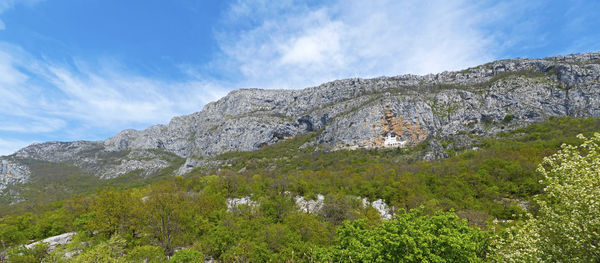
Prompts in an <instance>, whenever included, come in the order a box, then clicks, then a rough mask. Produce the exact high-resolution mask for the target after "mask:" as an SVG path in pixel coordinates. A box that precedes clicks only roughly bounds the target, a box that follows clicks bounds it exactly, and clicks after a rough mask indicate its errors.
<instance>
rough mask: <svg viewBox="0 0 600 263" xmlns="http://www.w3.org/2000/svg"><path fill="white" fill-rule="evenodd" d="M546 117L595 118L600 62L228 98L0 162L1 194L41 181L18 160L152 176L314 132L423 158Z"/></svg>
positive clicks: (342, 144) (509, 65) (582, 57)
mask: <svg viewBox="0 0 600 263" xmlns="http://www.w3.org/2000/svg"><path fill="white" fill-rule="evenodd" d="M552 116H572V117H595V116H600V53H588V54H579V55H570V56H560V57H552V58H547V59H516V60H501V61H496V62H492V63H488V64H485V65H482V66H478V67H474V68H470V69H466V70H463V71H460V72H443V73H439V74H429V75H425V76H415V75H403V76H397V77H380V78H374V79H346V80H337V81H333V82H329V83H325V84H322V85H320V86H318V87H313V88H307V89H302V90H257V89H252V90H236V91H233V92H231V93H230V94H228V95H227V96H225V97H224V98H222V99H220V100H218V101H216V102H212V103H209V104H207V105H206V106H205V107H204V109H203V110H202V111H200V112H197V113H193V114H190V115H186V116H181V117H175V118H173V119H172V120H171V122H170V123H169V124H168V125H156V126H152V127H150V128H148V129H146V130H142V131H136V130H125V131H122V132H120V133H119V134H117V135H116V136H114V137H112V138H109V139H107V140H105V141H99V142H86V141H78V142H49V143H42V144H33V145H30V146H28V147H26V148H24V149H21V150H19V151H17V152H16V153H15V154H13V155H10V156H6V157H2V158H1V159H2V160H3V163H2V164H3V167H4V168H3V169H0V185H1V186H0V191H1V190H2V189H3V188H5V187H6V186H9V185H18V184H22V183H23V182H27V181H28V180H31V178H33V177H35V176H43V172H42V171H38V173H41V174H35V175H34V174H33V172H31V171H30V170H31V169H30V168H29V167H28V166H27V162H26V160H38V161H44V162H50V163H64V164H69V165H73V166H75V167H77V168H79V169H81V170H82V171H84V172H85V173H87V174H89V175H92V176H97V177H100V178H105V179H108V178H115V177H119V176H123V175H125V174H128V173H132V172H135V171H140V172H141V173H142V174H143V176H144V177H151V176H153V175H155V174H156V173H158V172H159V171H161V170H162V169H165V168H167V167H169V166H171V165H172V164H173V163H176V162H179V160H181V158H185V159H186V162H185V164H183V165H182V166H181V168H180V169H179V173H184V172H186V171H188V170H189V169H191V168H193V167H195V166H202V165H207V164H210V162H211V161H212V160H213V159H212V158H213V157H215V156H217V155H219V154H222V153H226V152H235V151H252V150H256V149H259V148H261V147H263V146H265V145H271V144H274V143H276V142H278V141H282V140H286V139H289V138H293V137H295V136H298V135H300V134H307V133H313V134H315V135H314V136H311V137H310V139H309V140H307V141H306V142H304V144H303V145H301V146H300V147H308V146H316V149H319V150H337V149H355V148H373V147H386V146H393V147H398V146H404V147H413V146H416V145H419V144H421V143H423V142H425V141H427V142H428V144H427V153H426V154H425V156H424V158H425V159H435V158H440V157H446V152H445V151H444V149H443V147H442V144H441V142H442V141H448V140H449V139H452V145H450V146H451V147H455V148H464V147H468V146H469V145H472V144H473V143H474V141H477V138H478V137H480V136H486V135H492V134H495V133H497V132H500V131H507V130H513V129H515V128H518V127H523V126H525V125H527V124H530V123H533V122H538V121H542V120H546V119H548V118H549V117H552Z"/></svg>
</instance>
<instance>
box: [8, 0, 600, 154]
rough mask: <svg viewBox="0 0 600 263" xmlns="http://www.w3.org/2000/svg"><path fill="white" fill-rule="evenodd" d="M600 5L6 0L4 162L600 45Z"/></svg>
mask: <svg viewBox="0 0 600 263" xmlns="http://www.w3.org/2000/svg"><path fill="white" fill-rule="evenodd" d="M598 10H600V1H592V0H590V1H575V0H561V1H552V0H528V1H516V0H514V1H510V0H509V1H501V0H496V1H487V0H480V1H467V0H453V1H447V0H432V1H424V0H395V1H391V0H390V1H387V0H370V1H364V0H325V1H311V0H308V1H293V0H277V1H265V0H248V1H241V0H239V1H236V0H203V1H193V0H169V1H164V0H127V1H122V0H0V155H7V154H11V153H13V152H15V151H16V150H18V149H20V148H22V147H25V146H27V145H29V144H31V143H33V142H44V141H74V140H104V139H106V138H109V137H111V136H113V135H115V134H116V133H118V132H119V131H121V130H123V129H129V128H133V129H144V128H146V127H148V126H151V125H154V124H167V123H168V122H169V120H170V119H171V118H172V117H175V116H178V115H184V114H190V113H193V112H196V111H200V110H201V109H202V107H203V106H204V105H205V104H206V103H209V102H211V101H215V100H217V99H219V98H221V97H223V96H225V95H226V94H227V93H228V92H230V91H232V90H235V89H240V88H263V89H301V88H306V87H311V86H316V85H319V84H321V83H323V82H327V81H331V80H335V79H343V78H354V77H361V78H371V77H378V76H395V75H401V74H428V73H438V72H442V71H446V70H460V69H464V68H468V67H471V66H476V65H479V64H483V63H486V62H490V61H493V60H497V59H505V58H517V57H528V58H542V57H548V56H556V55H567V54H572V53H582V52H597V51H600V15H598V12H599V11H598Z"/></svg>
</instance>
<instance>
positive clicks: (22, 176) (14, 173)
mask: <svg viewBox="0 0 600 263" xmlns="http://www.w3.org/2000/svg"><path fill="white" fill-rule="evenodd" d="M29 174H30V172H29V169H28V168H27V167H25V166H23V165H19V164H16V163H14V162H11V161H8V160H1V161H0V191H3V190H4V189H5V188H6V187H7V186H9V185H15V184H24V183H26V182H27V181H28V179H29Z"/></svg>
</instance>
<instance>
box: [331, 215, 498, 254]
mask: <svg viewBox="0 0 600 263" xmlns="http://www.w3.org/2000/svg"><path fill="white" fill-rule="evenodd" d="M488 249H489V242H488V236H487V234H486V233H485V232H484V231H481V230H479V229H478V228H472V227H469V226H468V224H467V222H466V221H465V220H462V219H460V218H459V217H458V216H457V215H456V214H455V213H453V212H448V213H444V212H439V211H438V212H436V213H435V215H433V216H427V215H424V212H423V208H421V209H413V210H411V211H410V212H408V213H403V214H401V215H399V216H397V217H396V219H395V220H392V221H387V222H384V223H383V224H382V225H380V226H376V227H369V226H368V225H367V223H366V221H365V220H356V221H354V222H350V221H345V222H344V224H343V225H342V226H341V227H340V228H339V229H338V240H337V242H336V245H335V247H334V248H333V249H332V250H331V251H328V252H327V253H325V254H324V255H322V256H321V257H322V259H323V260H330V259H335V260H336V262H337V260H338V259H339V260H340V261H341V262H483V261H484V260H485V258H486V256H487V253H488Z"/></svg>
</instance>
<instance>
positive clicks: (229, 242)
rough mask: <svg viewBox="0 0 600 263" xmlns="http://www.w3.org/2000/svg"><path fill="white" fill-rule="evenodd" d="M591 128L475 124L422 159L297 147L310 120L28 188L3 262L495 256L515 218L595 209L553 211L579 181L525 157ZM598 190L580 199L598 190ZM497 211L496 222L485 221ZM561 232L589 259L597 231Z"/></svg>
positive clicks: (10, 223) (544, 221)
mask: <svg viewBox="0 0 600 263" xmlns="http://www.w3.org/2000/svg"><path fill="white" fill-rule="evenodd" d="M599 130H600V119H572V118H553V119H550V120H549V121H547V122H543V123H538V124H533V125H530V126H528V127H525V128H522V129H518V130H515V131H512V132H505V133H501V134H498V135H497V136H496V137H494V138H481V139H480V143H479V144H478V145H476V146H477V147H478V149H477V150H470V149H465V150H460V149H458V150H457V152H456V155H455V156H453V157H451V158H447V159H443V160H436V161H431V162H426V161H421V160H420V156H422V154H423V151H424V149H425V148H424V147H417V148H415V149H394V150H355V151H336V152H318V151H315V148H314V147H305V148H301V147H300V146H302V145H304V144H305V143H306V142H308V141H310V139H311V138H313V136H317V135H318V134H319V133H318V132H315V133H313V134H309V135H305V136H298V137H296V138H293V139H290V140H285V141H283V142H281V143H278V144H275V145H272V146H266V147H263V148H262V149H260V150H258V151H255V152H251V153H227V154H224V155H221V156H219V157H218V158H217V159H218V160H220V161H221V162H222V165H221V166H220V167H215V168H214V169H198V170H194V171H192V172H191V173H190V174H189V175H187V176H186V177H170V176H167V175H168V174H169V172H168V171H165V175H164V176H163V177H161V178H160V180H158V179H157V181H155V182H152V183H151V184H149V185H147V184H142V185H138V186H137V187H109V188H103V189H98V190H97V191H93V192H92V193H90V194H80V195H75V196H72V197H70V198H68V199H66V200H62V201H57V202H53V203H51V204H43V203H28V202H25V204H24V205H22V209H20V210H14V211H12V213H9V214H7V215H6V216H4V217H3V218H2V219H0V241H1V242H2V246H4V247H6V248H7V249H8V250H9V253H8V254H7V255H8V256H9V257H11V258H10V260H11V261H13V262H37V261H39V260H40V259H45V260H46V261H49V262H60V260H58V259H59V258H60V257H61V255H64V254H65V253H67V252H74V251H79V253H78V254H77V255H75V256H74V257H73V258H71V259H70V261H73V262H161V261H165V260H167V258H168V257H170V259H169V260H170V262H194V260H199V259H202V258H204V257H207V258H208V257H210V258H213V259H215V260H219V261H220V262H268V261H271V262H423V261H427V262H488V261H492V260H497V261H502V257H501V256H502V255H505V254H509V253H511V252H514V251H515V250H514V248H519V249H521V247H519V246H520V245H519V244H523V243H522V242H521V243H519V242H520V241H519V240H521V239H518V238H517V237H522V238H525V237H524V236H521V235H522V234H519V235H518V236H517V237H515V235H512V236H511V235H510V233H525V234H527V233H528V232H527V231H524V230H522V231H520V232H519V231H517V230H513V227H515V229H524V228H519V227H520V226H523V225H526V226H532V225H534V226H535V225H536V224H538V225H537V226H538V227H540V228H543V227H546V226H552V227H554V228H550V227H548V231H547V232H544V233H545V234H544V235H547V236H543V238H539V239H536V240H537V241H536V242H533V243H531V245H536V244H541V242H542V241H544V242H551V243H552V242H558V241H560V240H563V238H562V236H561V233H559V232H558V231H554V230H553V229H559V228H558V227H559V226H561V224H564V223H565V222H567V221H568V220H579V221H575V222H587V221H586V220H587V219H588V216H590V215H594V216H595V217H594V218H598V216H596V215H595V214H593V213H597V209H596V210H594V211H592V212H590V211H588V210H582V213H578V215H582V216H585V217H582V218H574V217H573V216H575V215H568V214H567V213H564V214H558V218H557V219H556V221H552V220H550V219H553V218H554V217H552V218H550V217H549V214H548V213H547V211H550V210H552V211H555V210H556V209H557V208H558V207H563V208H564V209H562V208H561V209H562V210H560V209H559V210H556V211H571V210H569V209H584V208H585V207H587V206H583V205H581V206H577V205H576V204H574V203H569V202H567V201H569V200H571V201H572V200H573V199H572V197H574V196H575V197H577V198H579V196H578V195H570V194H565V195H560V194H556V195H554V194H552V193H554V192H553V191H552V189H553V187H555V186H553V185H557V186H556V187H555V188H556V189H558V188H559V187H558V186H560V185H561V183H563V182H569V181H566V179H564V178H565V177H561V174H563V172H568V171H566V170H564V169H563V170H561V169H559V168H560V167H561V166H560V165H556V164H549V163H548V161H546V162H545V164H544V165H545V166H543V167H544V168H543V169H542V170H540V172H536V167H538V164H540V163H542V160H543V158H544V157H546V156H551V155H552V154H554V153H556V151H558V150H560V148H561V145H562V144H563V143H568V144H572V145H580V144H581V143H582V142H583V141H584V140H583V139H582V138H577V137H576V135H577V134H579V133H583V134H584V135H585V136H588V137H589V136H591V135H592V134H593V132H595V131H599ZM595 138H597V137H595ZM599 140H600V139H595V141H594V142H595V143H596V144H598V143H599ZM590 144H591V142H586V144H584V146H581V147H582V148H581V149H583V150H581V151H576V150H577V149H580V148H565V149H572V150H571V152H573V153H574V152H577V153H580V155H585V153H588V152H589V153H591V152H592V150H591V149H592V148H589V147H587V146H585V145H590ZM445 145H448V143H445ZM586 147H587V148H586ZM593 149H595V148H593ZM566 151H568V150H564V149H563V153H565V152H566ZM567 156H572V158H571V157H569V158H571V159H569V158H567V159H564V160H562V159H560V158H562V157H560V156H558V157H555V158H559V161H557V162H556V163H560V164H563V163H567V162H569V161H572V160H575V159H576V158H578V157H576V156H578V155H575V154H567ZM585 156H588V157H589V158H592V159H593V158H596V159H597V158H598V157H597V154H596V155H591V154H588V155H585ZM573 158H575V159H573ZM577 160H581V159H577ZM590 160H591V159H590ZM596 164H597V162H596ZM587 165H592V162H591V161H590V162H587V163H582V164H581V166H576V165H575V166H573V167H575V168H577V169H578V170H577V171H579V170H582V171H586V167H587ZM174 167H175V166H174ZM575 168H573V169H575ZM587 169H588V170H590V169H591V168H590V167H588V168H587ZM172 171H173V170H171V172H172ZM569 171H570V170H569ZM591 171H593V172H595V173H593V172H591V173H590V174H589V176H590V178H592V179H594V178H595V179H594V180H596V181H590V182H592V183H591V184H589V185H590V187H587V188H586V187H583V188H581V189H587V190H585V191H588V190H590V191H597V185H598V182H597V179H598V178H597V177H598V174H597V171H598V168H597V167H596V168H595V169H593V170H591ZM594 176H595V177H594ZM553 178H559V179H553ZM586 178H587V177H586ZM592 179H590V180H592ZM540 181H542V183H540ZM575 181H576V180H575ZM586 182H588V181H586ZM544 185H548V186H547V187H546V188H545V189H546V190H545V191H544ZM569 185H571V184H569ZM573 185H578V187H579V186H581V184H573ZM591 186H595V188H594V187H591ZM561 189H562V188H561ZM577 189H580V188H577ZM594 189H596V190H594ZM544 192H546V193H550V195H548V194H545V193H544ZM585 193H588V192H585ZM317 194H323V195H325V200H324V205H323V208H322V209H321V210H320V211H319V212H318V213H306V212H303V211H300V210H299V209H298V208H297V207H296V204H295V202H294V197H295V196H297V195H299V196H304V197H305V198H307V199H315V197H316V196H317ZM245 196H250V198H251V200H252V201H254V202H256V205H253V204H248V205H239V206H237V207H233V208H231V209H228V208H227V202H226V200H227V198H233V197H245ZM534 196H538V197H536V198H533V197H534ZM586 196H587V195H586ZM592 196H593V195H592ZM597 196H598V195H595V197H594V198H596V199H593V198H592V199H589V200H588V199H582V200H585V202H586V203H585V204H587V203H588V201H589V202H591V203H593V202H596V203H598V202H597ZM357 197H365V198H368V199H369V200H371V201H373V200H376V199H383V200H384V201H385V202H386V203H387V204H388V205H390V206H393V207H394V209H392V211H391V212H392V213H393V214H394V216H395V219H393V220H390V221H384V220H382V218H381V217H380V216H379V213H378V212H377V211H376V210H375V209H374V208H373V207H371V206H363V205H362V203H361V202H360V199H358V198H357ZM582 198H583V197H582ZM594 200H596V201H594ZM530 201H535V202H534V203H531V202H530ZM591 203H590V204H591ZM521 206H526V207H529V211H524V210H522V208H521ZM546 207H547V208H548V209H550V210H545V209H546ZM575 211H576V210H575ZM583 212H589V213H588V214H586V213H583ZM494 219H498V220H502V221H503V222H504V221H505V222H507V223H504V224H496V225H494V224H492V223H491V222H492V221H493V220H494ZM532 220H534V221H532ZM553 222H556V224H554V223H553ZM589 222H592V225H590V226H589V228H588V229H596V230H597V229H598V225H597V223H594V222H596V221H594V220H589ZM490 224H492V225H490ZM553 224H554V225H553ZM490 226H494V227H490ZM594 227H595V228H594ZM540 228H536V229H540ZM70 231H76V232H77V235H76V236H75V237H74V240H73V241H72V242H71V243H70V244H69V245H66V246H63V247H60V248H58V249H56V250H54V251H53V252H49V251H48V250H47V248H44V247H39V248H37V247H36V248H34V249H24V248H22V247H19V246H18V245H19V244H24V243H29V242H31V241H33V240H40V239H42V238H45V237H48V236H52V235H56V234H60V233H65V232H70ZM569 234H573V235H572V236H574V237H576V239H577V240H584V241H586V242H587V243H585V242H584V243H573V244H568V247H570V248H573V250H572V252H570V253H573V255H577V256H579V257H578V258H579V259H589V258H590V257H589V254H585V251H584V250H587V251H589V250H591V251H593V250H594V249H592V248H593V247H586V245H593V246H597V245H598V244H597V240H598V239H597V237H592V238H589V239H585V237H583V236H580V235H578V232H576V231H574V232H569ZM498 240H501V242H500V243H498V242H496V241H498ZM523 240H529V239H523ZM540 240H542V241H540ZM561 242H562V241H561ZM564 242H568V241H567V240H564ZM594 242H596V243H594ZM506 244H508V245H506ZM511 244H516V245H511ZM552 244H558V243H552ZM566 245H567V244H565V246H566ZM542 247H543V248H544V249H546V250H542V251H544V252H540V253H548V254H539V255H537V257H538V258H539V257H541V258H543V257H544V256H546V255H552V254H551V253H553V252H552V251H553V250H552V249H551V246H549V245H547V244H544V245H543V246H542ZM577 247H578V248H579V250H576V249H575V248H577ZM9 248H10V249H9ZM180 249H182V250H180ZM176 251H177V252H176ZM545 251H548V252H545ZM499 252H501V255H500V256H499V254H498V253H499ZM548 258H550V257H548ZM51 259H52V260H53V261H51ZM54 259H56V260H54ZM595 259H596V260H597V258H595ZM559 260H562V258H561V259H559ZM514 262H519V261H518V260H516V261H514Z"/></svg>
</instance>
